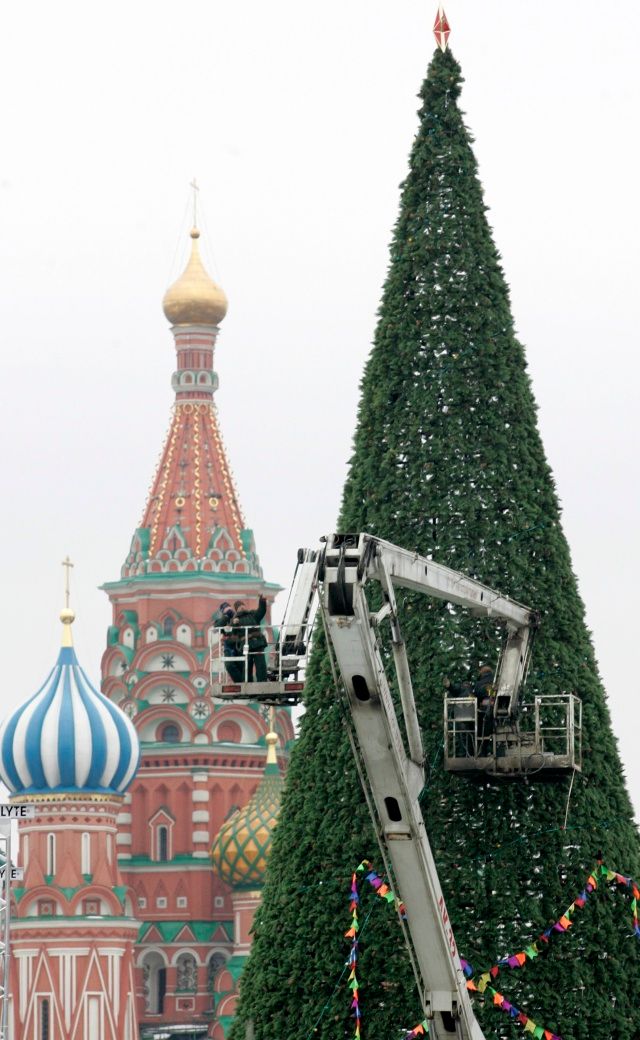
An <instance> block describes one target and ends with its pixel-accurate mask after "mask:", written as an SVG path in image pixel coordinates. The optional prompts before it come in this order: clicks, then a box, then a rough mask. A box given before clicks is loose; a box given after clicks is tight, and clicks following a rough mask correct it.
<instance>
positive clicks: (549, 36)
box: [0, 0, 640, 809]
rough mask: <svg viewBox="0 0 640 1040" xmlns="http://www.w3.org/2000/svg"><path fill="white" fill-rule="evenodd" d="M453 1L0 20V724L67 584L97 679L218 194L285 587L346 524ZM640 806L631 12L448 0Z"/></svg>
mask: <svg viewBox="0 0 640 1040" xmlns="http://www.w3.org/2000/svg"><path fill="white" fill-rule="evenodd" d="M435 10H436V4H435V3H433V2H431V0H393V2H386V3H382V2H378V0H325V2H324V3H323V4H309V3H300V0H297V2H294V0H274V2H272V3H269V4H265V3H263V2H262V0H260V2H258V0H244V2H243V3H233V2H225V3H223V2H221V0H208V2H204V0H181V3H179V4H178V3H175V2H174V0H172V2H166V0H154V2H150V0H137V2H133V3H132V2H131V0H128V2H126V3H125V2H122V0H112V2H111V3H110V4H109V5H98V4H96V3H87V2H86V0H82V2H75V0H59V2H58V3H56V4H51V3H49V2H45V0H35V2H32V3H29V4H25V3H15V4H11V5H9V4H5V5H3V16H2V55H1V61H0V96H1V97H2V98H3V104H2V108H1V111H0V329H1V330H2V331H1V334H2V360H3V364H4V378H3V379H2V389H1V394H2V399H1V401H0V423H1V431H2V488H3V507H2V512H1V513H0V516H1V520H2V544H3V546H4V561H3V570H4V583H3V584H4V592H3V596H2V603H1V610H2V631H3V633H4V640H5V651H4V654H3V658H4V666H3V689H2V697H1V699H2V704H1V712H0V713H1V714H3V715H4V713H5V711H6V710H8V709H9V708H10V707H11V706H12V705H13V704H15V703H17V702H19V701H21V700H23V699H24V698H25V697H27V696H28V695H30V694H31V693H32V692H33V691H34V690H35V688H36V686H38V685H39V684H40V682H41V681H42V680H43V678H44V676H45V674H46V672H47V671H48V669H49V667H50V666H51V664H52V663H53V660H54V658H55V654H56V649H57V645H58V622H57V612H58V610H59V607H60V605H61V598H62V593H61V590H62V570H61V567H60V561H61V560H62V558H63V556H64V555H65V554H66V553H67V552H68V553H70V554H71V556H72V558H73V560H74V561H75V564H76V567H75V572H74V602H75V606H76V609H77V612H78V620H77V622H76V625H75V638H76V645H77V647H78V650H79V653H80V656H81V659H82V662H83V664H84V667H85V668H86V670H87V671H88V672H89V674H90V675H91V676H92V677H93V678H94V679H95V680H96V681H97V679H98V675H99V661H100V655H101V653H102V649H103V646H104V638H105V631H106V627H107V624H108V623H109V610H108V603H107V599H106V597H105V595H104V593H101V592H99V591H98V590H97V586H98V585H99V584H100V583H101V582H103V581H106V580H110V579H114V578H116V577H118V575H119V568H120V565H121V563H122V560H123V558H124V556H125V554H126V551H127V548H128V545H129V541H130V538H131V534H132V532H133V529H134V528H135V526H136V524H137V522H138V520H139V517H140V513H141V510H142V506H143V503H144V500H145V497H146V493H147V488H148V485H149V482H150V479H151V476H152V473H153V469H154V466H155V462H156V459H157V455H158V452H159V450H160V447H161V444H162V439H163V436H164V432H165V430H166V426H167V422H168V417H169V409H170V406H171V388H170V378H171V372H172V370H173V361H174V351H173V341H172V337H171V334H170V332H169V328H168V324H167V322H166V321H165V319H164V317H163V314H162V310H161V306H160V304H161V299H162V295H163V293H164V290H165V289H166V287H167V285H168V283H169V282H170V281H171V280H173V278H174V277H176V276H177V274H178V273H179V271H180V270H181V268H182V265H183V263H184V261H185V259H186V254H187V234H186V233H187V230H188V226H189V219H188V215H187V208H186V207H187V201H188V197H189V190H188V183H189V181H190V180H191V179H192V177H193V176H194V175H196V176H197V177H198V180H199V182H200V185H201V199H202V203H203V207H204V217H205V219H206V228H205V232H208V237H207V235H206V234H205V236H204V239H205V242H204V245H205V258H206V259H207V262H208V264H209V267H210V270H211V272H212V274H214V276H215V277H217V279H218V280H219V281H220V284H221V285H222V286H223V287H224V289H225V291H226V293H227V295H228V297H229V301H230V306H229V314H228V316H227V318H226V320H225V322H224V326H223V332H222V334H221V337H220V340H219V346H218V350H217V360H216V368H217V371H218V373H219V375H220V390H219V393H218V404H219V409H220V413H221V420H222V425H223V430H224V433H225V439H226V442H227V446H228V449H229V454H230V458H231V463H232V466H233V468H234V470H235V474H236V479H237V483H238V485H239V490H240V497H241V501H242V503H243V506H244V510H245V514H246V518H247V522H248V525H249V526H252V527H253V528H254V530H255V534H256V538H257V544H258V550H259V552H260V555H261V558H262V562H263V565H264V569H265V575H266V576H267V577H268V578H269V579H270V580H274V581H279V582H280V583H281V584H283V585H286V584H287V583H288V581H289V578H290V575H291V572H292V569H293V564H294V561H295V550H296V548H297V547H298V545H302V544H314V543H315V542H316V540H317V538H318V536H319V535H320V534H322V533H324V532H326V531H328V530H331V529H333V527H334V524H335V518H336V514H337V509H338V505H339V499H340V492H341V488H342V484H343V479H344V475H345V464H346V461H347V458H348V456H349V450H350V442H351V436H352V432H353V428H354V422H355V413H356V405H357V399H358V381H359V377H360V374H361V371H362V367H363V364H364V361H365V358H366V357H367V354H368V351H369V347H370V343H371V338H372V333H373V328H374V324H375V313H376V308H377V305H378V300H379V297H380V289H381V286H382V282H383V278H384V274H385V270H386V265H387V247H388V242H389V239H390V233H391V228H392V226H393V223H394V221H395V218H396V213H397V206H398V184H399V182H400V181H401V179H402V178H403V176H404V174H405V170H406V161H407V155H408V152H409V149H410V146H411V141H412V138H413V135H414V132H415V129H416V126H417V121H416V116H415V113H416V108H417V101H416V96H415V95H416V93H417V91H418V89H419V86H420V83H421V81H422V79H423V76H424V74H425V71H426V68H427V64H428V62H429V59H430V57H431V53H432V50H433V47H434V42H433V37H432V35H431V26H432V24H433V19H434V15H435ZM446 11H447V14H448V16H449V20H450V22H451V24H452V27H453V34H452V38H451V45H452V49H453V51H454V53H455V55H456V57H457V58H458V59H459V60H460V61H461V63H462V67H463V71H464V75H465V78H466V86H465V89H464V92H463V97H462V107H463V109H464V110H465V111H466V113H467V122H468V125H469V126H470V127H471V130H472V132H473V134H474V136H475V138H476V154H477V156H478V159H479V163H480V172H481V176H482V180H483V183H484V187H485V193H486V201H487V204H488V205H489V207H490V212H489V219H490V221H491V223H492V225H493V228H494V232H495V238H496V241H497V244H498V247H499V249H500V250H501V252H502V255H503V258H504V266H505V270H506V275H507V279H508V281H509V282H510V285H511V289H512V299H513V310H514V314H515V321H516V326H517V328H518V331H519V334H520V336H521V338H522V340H523V341H524V343H525V344H526V346H527V352H528V358H529V365H530V370H531V374H532V378H533V384H534V389H535V393H536V396H537V400H538V403H539V405H540V422H541V426H542V433H543V437H544V441H545V445H546V450H547V454H548V456H549V460H550V462H551V465H552V467H553V469H554V472H555V476H556V480H557V485H558V491H559V494H560V498H561V500H562V503H563V506H564V524H565V530H566V533H567V535H568V538H569V542H570V544H571V548H572V553H573V562H574V567H575V570H576V572H577V574H578V577H579V581H580V588H581V591H582V596H583V598H584V600H585V602H586V607H587V615H588V619H589V624H590V626H591V628H592V629H593V633H594V640H595V646H596V653H597V656H598V659H599V661H600V666H601V670H602V674H603V677H604V680H605V683H606V686H607V688H608V691H609V697H610V704H611V709H612V713H613V718H614V725H615V730H616V733H617V734H618V736H619V738H620V743H621V749H622V755H623V759H624V762H625V766H626V770H627V773H628V777H629V781H630V787H631V793H632V797H633V798H634V802H635V805H636V807H637V808H638V809H640V760H639V758H640V756H638V754H637V736H636V735H637V731H638V723H637V717H638V716H637V698H638V681H637V672H638V668H637V656H636V638H637V635H636V627H637V620H636V616H635V615H634V610H635V607H634V603H635V591H636V589H637V588H638V584H639V575H638V549H637V533H636V532H637V529H638V519H639V517H638V513H639V497H638V490H637V481H638V466H637V452H636V443H637V438H638V412H637V408H636V398H637V393H638V391H637V382H638V369H639V364H638V335H637V324H638V304H637V300H638V287H637V286H638V250H639V246H638V242H639V234H638V232H639V220H638V217H639V205H640V204H639V202H638V198H639V193H638V189H637V177H638V144H637V125H638V105H639V101H640V87H639V84H638V76H637V41H638V36H639V33H640V6H639V5H638V4H637V3H636V2H632V0H618V2H615V0H611V2H610V3H609V4H608V5H606V6H603V4H602V2H601V0H598V2H596V0H564V2H563V3H558V4H556V5H553V4H532V3H531V0H484V2H483V3H478V2H477V0H449V2H448V3H447V4H446Z"/></svg>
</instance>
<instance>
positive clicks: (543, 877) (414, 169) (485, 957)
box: [232, 51, 640, 1040]
mask: <svg viewBox="0 0 640 1040" xmlns="http://www.w3.org/2000/svg"><path fill="white" fill-rule="evenodd" d="M461 83H462V79H461V75H460V68H459V66H458V64H457V62H456V61H455V59H454V58H453V56H452V55H451V53H450V52H448V51H444V52H441V51H436V54H435V56H434V58H433V61H432V62H431V65H430V68H429V71H428V75H427V79H426V81H425V83H424V85H423V88H422V91H421V98H422V102H423V103H422V107H421V110H420V128H419V131H418V135H417V137H416V139H415V142H414V145H413V149H412V152H411V158H410V170H409V174H408V176H407V179H406V181H405V183H404V186H403V189H402V197H401V205H400V216H399V219H398V223H397V226H396V229H395V234H394V238H393V243H392V246H391V262H390V267H389V274H388V277H387V281H386V285H385V288H384V294H383V300H382V305H381V309H380V318H379V322H378V327H377V331H376V335H375V343H374V348H373V351H372V353H371V356H370V358H369V361H368V363H367V367H366V371H365V374H364V378H363V381H362V398H361V403H360V410H359V415H358V423H357V429H356V434H355V443H354V451H353V456H352V459H351V466H350V472H349V476H348V479H347V483H346V487H345V491H344V499H343V506H342V513H341V517H340V521H339V528H338V529H339V530H349V531H360V530H366V531H370V532H372V533H374V534H376V535H379V536H381V537H383V538H385V539H388V540H390V541H392V542H395V543H396V544H398V545H402V546H405V547H408V548H415V549H416V550H418V551H419V552H421V553H423V554H425V555H429V556H433V558H434V559H436V560H438V561H440V562H442V563H445V564H448V565H449V566H451V567H454V568H455V569H457V570H461V571H464V572H466V573H468V574H470V575H473V576H475V577H478V578H479V579H481V580H482V581H484V582H485V583H487V584H488V585H490V586H492V587H494V588H496V589H499V590H500V591H502V592H504V593H506V594H508V595H511V596H513V597H515V598H517V599H519V600H521V601H522V602H525V603H528V604H530V605H531V606H532V607H534V608H535V609H536V610H539V611H540V612H541V614H542V622H541V627H540V632H539V635H538V637H537V640H536V643H535V646H534V657H533V664H532V668H531V671H530V674H529V678H528V681H527V685H526V691H525V695H526V698H527V699H530V698H532V697H533V696H534V694H536V693H557V692H562V691H574V692H576V693H577V694H578V695H579V696H580V697H581V699H582V703H583V726H584V767H583V771H582V773H576V774H575V775H574V776H573V777H571V776H566V777H561V778H559V779H555V780H553V781H551V782H547V783H541V782H536V781H535V780H531V781H528V782H526V781H518V782H513V783H508V784H505V783H504V781H502V782H501V781H497V780H490V779H488V778H486V777H485V778H484V779H483V780H481V781H480V782H473V781H470V780H467V779H463V778H460V777H455V776H452V775H450V774H447V773H445V771H444V770H443V768H442V696H443V688H442V687H443V677H444V676H446V675H450V676H455V677H461V678H465V677H466V676H467V674H469V675H471V676H472V677H473V676H474V675H475V674H476V671H477V668H478V666H479V664H480V663H481V662H489V664H495V660H496V656H497V650H498V637H497V633H496V629H495V627H494V626H493V625H492V624H491V623H490V622H487V621H478V620H477V619H475V618H471V617H470V616H469V615H468V614H465V612H464V611H461V610H458V609H452V608H451V607H448V606H447V605H446V604H443V603H440V602H437V601H433V600H429V599H427V598H425V597H420V596H417V595H405V596H403V597H401V617H402V623H403V632H404V636H405V640H406V643H407V647H408V652H409V657H410V663H411V669H412V675H413V682H414V690H415V694H416V700H417V703H418V709H419V712H420V717H421V723H422V727H423V733H424V740H425V745H426V753H427V759H426V760H427V782H426V786H425V790H424V791H423V794H422V805H423V812H424V817H425V820H426V823H427V830H428V833H429V837H430V840H431V845H432V848H433V852H434V855H435V859H436V863H437V866H438V870H439V874H440V878H441V882H442V886H443V889H444V893H445V896H446V899H447V904H448V909H449V912H450V915H451V918H452V921H453V924H454V928H455V933H456V938H457V940H458V946H459V948H460V950H461V952H462V953H463V955H464V956H465V957H466V958H467V959H468V960H470V961H471V962H472V963H473V964H474V967H476V968H480V969H482V968H488V967H490V966H492V965H494V964H495V963H496V961H497V960H499V959H500V958H503V957H505V956H508V955H510V954H513V953H515V952H517V951H522V950H524V949H526V948H527V946H530V945H531V943H532V942H534V941H536V940H537V939H538V937H539V936H540V934H541V933H542V932H544V930H545V929H547V928H548V927H549V925H550V924H551V923H553V922H554V921H556V920H557V919H558V918H559V917H560V915H561V914H562V913H563V912H564V911H565V910H566V909H567V908H568V906H569V905H570V904H571V903H572V902H573V900H574V897H575V896H576V895H577V894H578V893H580V892H581V890H582V888H583V885H584V879H585V876H586V875H587V874H588V873H589V871H590V870H592V868H593V866H594V863H595V860H596V857H597V855H598V852H599V850H601V851H602V857H603V859H604V862H605V864H606V865H608V866H610V867H611V868H613V869H614V870H618V871H620V872H626V873H629V874H633V873H634V872H637V870H638V865H639V857H638V842H637V833H636V829H635V826H634V823H633V818H632V810H631V806H630V802H629V798H628V794H627V791H626V788H625V781H624V776H623V773H622V768H621V764H620V759H619V757H618V753H617V750H616V743H615V739H614V736H613V734H612V731H611V724H610V719H609V714H608V711H607V707H606V703H605V695H604V691H603V689H602V686H601V683H600V680H599V678H598V672H597V666H596V662H595V659H594V654H593V649H592V647H591V643H590V639H589V633H588V631H587V628H586V626H585V620H584V611H583V607H582V604H581V602H580V598H579V595H578V591H577V587H576V580H575V577H574V575H573V573H572V570H571V563H570V558H569V551H568V548H567V544H566V541H565V538H564V535H563V533H562V529H561V526H560V520H559V507H558V502H557V498H556V494H555V490H554V483H553V478H552V475H551V472H550V470H549V466H548V464H547V462H546V460H545V456H544V452H543V448H542V444H541V441H540V436H539V433H538V430H537V426H536V415H535V412H536V408H535V403H534V400H533V396H532V392H531V387H530V383H529V379H528V376H527V373H526V365H525V358H524V352H523V349H522V346H521V345H520V344H519V343H518V341H517V339H516V338H515V335H514V329H513V319H512V316H511V312H510V305H509V294H508V289H507V286H506V284H505V280H504V276H503V273H502V270H501V267H500V260H499V255H498V252H497V250H496V247H495V245H494V243H493V241H492V237H491V232H490V229H489V226H488V223H487V220H486V216H485V206H484V204H483V199H482V190H481V186H480V182H479V179H478V174H477V167H476V162H475V159H474V156H473V152H472V150H471V146H470V137H469V134H468V132H467V130H466V128H465V126H464V123H463V119H462V115H461V113H460V110H459V108H458V96H459V93H460V88H461ZM567 390H569V388H567ZM320 642H322V640H320ZM305 703H306V714H305V716H304V718H303V721H302V726H301V734H300V739H299V741H298V742H297V745H296V747H295V749H294V752H293V755H292V761H291V765H290V769H289V773H288V783H287V789H286V794H285V798H284V803H283V807H282V814H281V818H280V823H279V825H278V828H277V831H276V834H275V841H274V846H273V851H272V853H271V861H270V865H269V871H268V881H267V885H266V887H265V890H264V900H263V904H262V907H261V910H260V911H259V915H258V918H257V921H256V928H255V940H254V945H253V950H252V954H251V957H250V961H249V963H248V966H247V968H246V971H245V975H244V977H243V980H242V987H241V989H242V997H241V1005H240V1013H239V1016H238V1019H237V1020H236V1023H235V1024H234V1027H233V1030H232V1037H233V1038H234V1040H243V1038H244V1036H245V1024H246V1022H247V1020H248V1019H252V1020H253V1028H254V1035H255V1037H256V1040H284V1038H285V1037H287V1038H290V1040H312V1038H318V1040H335V1038H337V1037H349V1036H353V1035H354V1022H353V1020H352V1019H350V1017H349V998H348V990H347V988H346V987H347V980H346V972H345V970H344V962H345V959H346V956H347V954H348V944H347V943H346V942H345V939H344V935H343V933H344V931H345V929H346V928H347V927H348V924H349V914H348V898H349V878H350V874H351V871H352V870H353V869H354V867H355V866H356V865H357V864H358V863H359V861H360V860H362V859H363V858H364V857H368V858H370V859H371V860H373V861H374V862H375V861H376V860H378V863H379V856H378V854H377V846H376V842H375V839H374V836H373V831H372V827H371V823H370V820H369V817H368V814H367V811H366V808H365V805H364V802H363V796H362V794H361V790H360V787H359V783H358V779H357V776H356V773H355V769H354V766H353V764H352V759H351V752H350V750H349V746H348V743H347V738H346V732H345V726H344V721H343V715H342V712H341V708H340V704H339V701H338V699H337V697H336V691H335V687H334V682H333V678H332V674H331V670H330V668H329V662H328V658H327V654H326V651H325V650H324V648H323V647H322V646H320V647H316V654H315V657H314V660H313V665H312V668H311V674H310V676H309V678H308V683H307V688H306V695H305ZM636 876H637V875H636ZM618 888H619V890H618V891H616V888H615V886H613V887H612V886H610V885H609V886H608V885H606V884H605V883H604V879H602V883H601V882H600V881H599V884H598V890H597V891H596V892H595V893H593V894H592V895H591V897H590V898H589V900H588V902H587V905H586V906H585V907H584V909H582V910H580V911H579V913H578V912H576V913H575V914H574V917H573V921H574V923H573V926H572V927H571V929H570V930H568V931H567V932H565V933H562V934H560V933H558V932H554V933H553V934H552V938H551V941H549V943H547V944H540V943H538V946H539V947H540V948H541V949H542V952H541V953H540V955H539V956H537V957H535V959H528V960H527V963H526V964H525V966H524V967H523V968H522V969H519V970H507V969H505V970H504V971H503V972H501V975H500V979H499V981H498V982H496V983H495V985H496V988H498V989H500V991H501V992H503V993H504V995H505V996H506V997H507V998H508V1000H509V1001H510V1002H511V1003H513V1004H515V1005H517V1006H518V1007H519V1008H521V1009H522V1010H523V1011H524V1012H525V1013H526V1014H527V1015H529V1016H531V1017H532V1018H533V1020H534V1021H535V1022H536V1023H538V1024H539V1025H540V1026H542V1027H544V1029H547V1030H549V1031H552V1032H554V1033H557V1034H560V1035H561V1036H562V1037H563V1040H572V1038H573V1040H609V1038H615V1040H637V1037H638V1036H640V1007H639V1006H638V1005H637V1003H636V1001H635V993H634V990H635V986H634V978H635V976H636V973H637V971H638V967H639V966H640V956H639V954H640V946H639V942H638V939H637V938H636V937H635V936H634V934H633V925H632V909H631V907H630V905H629V895H628V889H627V888H624V887H620V886H618ZM360 920H361V924H363V925H364V926H363V927H362V930H361V966H360V970H359V972H358V975H359V978H360V983H361V990H360V1006H361V1009H362V1036H363V1038H371V1040H373V1038H374V1037H376V1038H378V1040H390V1038H397V1037H400V1036H401V1035H402V1029H403V1028H404V1029H410V1028H411V1027H412V1026H414V1025H415V1024H416V1023H417V1022H419V1020H420V1018H421V1011H420V1005H419V1001H418V998H417V995H416V991H415V986H414V983H413V976H412V974H411V970H410V967H409V961H408V958H407V956H406V952H405V949H404V946H403V943H402V939H401V935H400V929H399V926H398V922H397V919H396V917H395V915H394V914H393V913H392V911H391V910H387V909H386V907H385V905H384V901H382V900H377V899H375V897H374V895H373V893H370V894H369V893H367V892H364V893H363V900H362V905H361V908H360ZM492 985H493V982H492ZM487 992H488V991H487ZM474 1007H475V1008H476V1012H477V1015H478V1017H479V1019H480V1021H481V1024H482V1027H483V1030H484V1032H485V1035H486V1036H487V1037H505V1038H506V1037H515V1036H522V1035H523V1028H522V1025H519V1024H518V1022H517V1021H514V1020H513V1019H512V1018H511V1017H510V1016H509V1015H504V1014H501V1013H500V1011H499V1010H497V1009H496V1008H495V1007H494V1006H493V1000H492V999H483V998H482V997H475V998H474ZM537 1035H540V1033H539V1032H538V1034H537Z"/></svg>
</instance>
